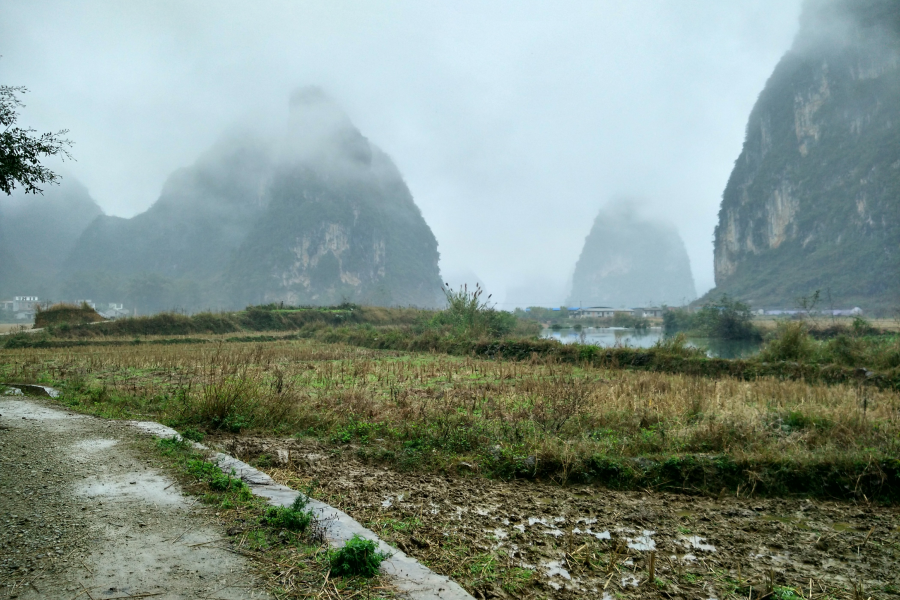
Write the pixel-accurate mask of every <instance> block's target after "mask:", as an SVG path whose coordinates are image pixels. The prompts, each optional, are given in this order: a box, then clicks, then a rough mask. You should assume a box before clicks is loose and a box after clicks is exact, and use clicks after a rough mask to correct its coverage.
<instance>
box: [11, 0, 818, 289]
mask: <svg viewBox="0 0 900 600" xmlns="http://www.w3.org/2000/svg"><path fill="white" fill-rule="evenodd" d="M799 12H800V2H799V0H727V1H722V0H708V1H707V0H704V1H699V0H696V1H690V0H677V1H676V0H671V1H662V0H659V1H650V0H644V1H638V0H618V1H601V0H594V1H591V2H564V1H559V0H554V1H552V2H525V1H523V0H515V1H510V2H500V1H486V0H478V1H473V2H460V1H457V0H455V1H453V2H428V1H425V0H410V1H408V2H386V1H379V2H363V1H362V0H359V1H357V2H335V1H333V0H328V1H327V2H326V1H324V0H323V1H321V2H299V1H283V2H276V1H270V2H265V1H254V2H246V1H241V2H226V1H222V0H216V1H208V2H193V1H184V0H179V1H177V2H164V1H160V0H153V1H145V2H140V1H136V0H131V1H128V2H121V1H110V2H99V1H96V2H95V1H90V2H68V1H59V2H49V1H48V2H44V1H41V0H28V1H27V2H26V1H24V0H23V1H15V0H2V1H0V54H2V55H3V58H2V59H0V83H3V84H7V85H24V86H27V87H28V88H29V89H30V90H31V91H30V93H29V94H28V95H27V96H26V97H25V101H26V104H27V107H26V108H25V109H24V110H23V111H22V122H23V123H25V124H28V125H32V126H34V127H36V128H38V129H39V130H47V129H54V130H55V129H61V128H68V129H69V130H70V133H69V137H70V138H72V139H73V140H74V141H75V142H76V145H75V147H74V148H73V154H74V156H75V158H76V159H77V162H74V163H66V169H67V172H68V173H70V174H71V175H72V176H74V177H76V178H77V179H79V180H80V181H81V182H82V183H84V184H85V185H86V186H87V187H88V189H89V190H90V192H91V194H92V196H93V197H94V198H95V199H96V200H97V202H98V203H99V204H100V205H101V206H102V207H103V209H104V210H105V211H106V212H107V213H109V214H115V215H121V216H131V215H134V214H136V213H139V212H141V211H143V210H145V209H146V208H147V207H148V206H149V205H150V204H151V203H152V202H153V201H154V200H155V199H156V198H157V196H158V195H159V192H160V189H161V187H162V184H163V182H164V181H165V179H166V177H167V176H168V175H169V174H170V173H171V172H172V171H173V170H174V169H176V168H178V167H181V166H185V165H189V164H191V163H192V162H193V161H194V160H195V159H196V157H197V156H198V155H199V153H200V152H202V151H203V150H204V149H206V148H207V147H208V146H210V145H211V144H212V143H213V141H214V140H215V139H216V138H217V137H219V136H220V135H221V134H222V132H224V131H225V130H226V129H228V128H231V127H234V126H235V125H236V124H243V125H246V124H251V125H252V124H254V123H257V122H259V123H262V122H263V121H268V123H270V124H271V123H277V122H282V121H283V120H284V119H286V116H287V104H288V103H287V100H288V95H289V94H290V92H291V90H293V89H295V88H297V87H298V86H301V85H307V84H316V85H320V86H322V87H323V88H324V89H326V91H328V92H329V93H330V94H331V95H332V96H333V97H334V98H335V99H336V100H337V101H338V102H340V103H341V104H342V105H343V106H344V108H345V109H346V111H347V113H348V114H349V115H350V117H351V118H352V119H353V121H354V122H355V123H356V125H357V126H358V127H359V129H360V130H361V131H362V133H363V135H365V136H366V137H368V138H369V139H370V140H372V141H373V142H374V143H375V144H377V145H378V146H380V147H381V148H382V149H384V150H385V151H387V152H388V154H390V155H391V156H392V157H393V159H394V161H395V162H396V163H397V166H398V167H399V169H400V171H401V172H402V173H403V175H404V177H405V178H406V181H407V183H408V184H409V187H410V189H411V190H412V193H413V196H414V197H415V199H416V202H417V204H418V205H419V207H420V208H421V209H422V212H423V214H424V216H425V219H426V220H427V222H428V224H429V225H430V226H431V228H432V230H433V231H434V233H435V236H436V237H437V239H438V244H439V250H440V253H441V268H442V271H443V272H444V273H445V274H446V275H449V276H450V277H453V276H454V275H458V274H459V273H463V272H470V273H473V274H475V275H477V276H478V277H479V278H480V280H481V281H483V282H484V283H485V284H486V286H487V288H488V291H490V292H493V293H494V294H495V299H497V300H499V301H500V302H501V304H502V303H504V302H507V301H508V300H512V297H510V298H507V296H508V294H507V291H508V290H511V289H513V288H520V289H521V288H532V289H534V290H535V291H534V292H533V295H535V296H539V295H541V294H543V296H542V297H535V298H527V297H523V294H525V295H526V296H527V292H519V294H518V295H517V296H516V298H515V300H517V301H518V302H523V303H526V304H529V303H533V304H539V303H546V301H547V299H548V295H549V296H554V295H558V296H559V301H560V302H561V301H562V300H563V298H564V296H563V293H564V290H563V289H562V288H563V287H564V285H565V282H566V279H567V278H568V277H569V275H570V274H571V272H572V270H573V268H574V265H575V261H576V260H577V259H578V255H579V253H580V251H581V246H582V244H583V242H584V238H585V236H586V235H587V233H588V231H589V230H590V227H591V224H592V222H593V219H594V217H595V215H596V214H597V212H598V211H599V209H600V207H601V206H603V205H604V204H605V203H607V202H609V201H611V200H613V199H614V198H616V197H622V196H627V197H636V198H640V199H641V200H642V202H643V210H644V211H645V212H646V213H647V214H650V215H653V216H656V217H660V218H666V219H669V220H671V222H672V223H673V224H674V225H675V226H676V227H677V228H678V230H679V231H680V232H681V235H682V237H683V238H684V240H685V244H686V245H687V248H688V252H689V255H690V259H691V264H692V268H693V272H694V278H695V281H696V283H697V288H698V292H700V293H703V292H704V291H706V290H707V289H709V288H710V287H712V285H713V273H712V270H713V256H712V236H713V229H714V227H715V224H716V215H717V212H718V206H719V200H720V198H721V194H722V190H723V189H724V187H725V183H726V181H727V179H728V175H729V173H730V170H731V167H732V165H733V163H734V161H735V159H736V158H737V156H738V153H739V152H740V150H741V144H742V142H743V136H744V128H745V126H746V122H747V117H748V115H749V112H750V109H751V108H752V106H753V103H754V101H755V99H756V97H757V95H758V94H759V92H760V91H761V89H762V86H763V85H764V83H765V81H766V79H767V77H768V76H769V74H770V73H771V71H772V69H773V67H774V66H775V64H776V62H777V61H778V59H779V58H780V57H781V55H782V54H783V53H784V52H785V51H786V50H787V49H788V47H789V46H790V43H791V40H792V38H793V35H794V33H795V31H796V29H797V18H798V16H799ZM635 243H640V240H635ZM529 282H531V284H530V285H528V284H529ZM535 282H537V284H535ZM556 290H558V291H556ZM504 307H508V305H504Z"/></svg>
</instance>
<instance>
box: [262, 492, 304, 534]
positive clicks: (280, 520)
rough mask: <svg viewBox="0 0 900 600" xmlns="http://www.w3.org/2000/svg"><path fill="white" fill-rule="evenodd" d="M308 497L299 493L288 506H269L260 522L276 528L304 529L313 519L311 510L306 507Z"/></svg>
mask: <svg viewBox="0 0 900 600" xmlns="http://www.w3.org/2000/svg"><path fill="white" fill-rule="evenodd" d="M307 504H309V498H307V497H306V496H305V495H303V494H300V495H298V496H297V497H296V498H295V499H294V502H293V503H292V504H291V505H290V506H271V507H269V508H268V509H266V512H265V514H264V515H263V516H262V519H261V522H262V523H264V524H265V525H269V526H270V527H275V528H276V529H287V530H289V531H301V532H302V531H306V530H307V529H309V526H310V523H312V521H313V514H312V511H310V510H309V509H307V508H306V506H307Z"/></svg>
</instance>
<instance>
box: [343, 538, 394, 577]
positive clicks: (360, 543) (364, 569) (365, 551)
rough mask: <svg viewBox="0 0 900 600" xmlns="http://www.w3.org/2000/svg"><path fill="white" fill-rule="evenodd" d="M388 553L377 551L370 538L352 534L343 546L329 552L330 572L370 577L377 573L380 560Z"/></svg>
mask: <svg viewBox="0 0 900 600" xmlns="http://www.w3.org/2000/svg"><path fill="white" fill-rule="evenodd" d="M388 556H389V555H388V554H386V553H384V552H379V551H378V546H377V545H376V544H375V542H373V541H372V540H367V539H365V538H362V537H360V536H359V535H354V536H353V537H352V538H351V539H349V540H347V543H346V544H344V547H343V548H341V549H339V550H335V551H334V552H332V554H331V572H332V573H334V574H335V575H343V576H348V577H353V576H356V575H361V576H363V577H372V576H373V575H375V574H376V573H378V568H379V567H380V566H381V562H382V561H383V560H384V559H385V558H388Z"/></svg>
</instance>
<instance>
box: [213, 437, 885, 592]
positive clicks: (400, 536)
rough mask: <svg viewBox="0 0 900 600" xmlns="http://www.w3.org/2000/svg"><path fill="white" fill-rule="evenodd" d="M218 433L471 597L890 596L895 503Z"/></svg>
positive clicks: (223, 442) (233, 448) (228, 445)
mask: <svg viewBox="0 0 900 600" xmlns="http://www.w3.org/2000/svg"><path fill="white" fill-rule="evenodd" d="M215 443H216V444H218V445H219V446H220V447H222V448H223V449H226V450H228V451H230V452H232V453H234V454H237V455H238V456H240V457H242V458H244V459H248V460H250V461H255V462H256V463H257V464H259V465H260V466H262V467H264V470H266V471H267V472H268V473H269V474H270V475H272V476H273V477H274V478H275V479H276V480H279V481H280V482H283V483H287V484H290V485H292V486H295V487H297V488H302V487H303V486H305V485H307V484H309V483H310V482H312V481H316V482H317V488H316V490H317V491H316V492H315V494H314V495H315V496H317V497H319V498H322V499H324V500H327V501H328V502H329V503H331V504H333V505H334V506H337V507H339V508H341V509H343V510H345V511H347V512H348V513H349V514H351V515H352V516H353V517H355V518H356V519H358V520H359V521H360V522H362V523H363V524H364V525H366V526H368V527H371V528H372V529H373V530H375V531H376V532H378V533H379V534H380V535H382V536H383V537H384V538H385V539H386V540H388V541H389V542H390V543H392V544H394V545H396V546H397V547H399V548H401V549H403V550H404V551H406V552H408V553H410V554H412V555H414V556H416V557H417V558H419V559H420V560H422V561H423V562H425V563H426V564H428V565H429V566H430V567H431V568H433V569H434V570H436V571H437V572H439V573H442V574H446V575H450V576H452V577H453V578H455V579H456V580H457V581H458V582H460V583H461V584H462V585H464V586H465V587H466V588H467V589H468V590H469V591H470V592H472V593H473V594H474V595H475V596H476V597H484V598H491V597H501V598H506V597H524V598H577V597H584V596H585V595H588V594H590V595H592V596H596V597H598V598H616V597H641V598H647V597H650V598H727V597H742V598H747V597H749V596H750V595H751V594H752V597H753V598H762V597H764V596H766V594H770V595H769V596H768V597H771V598H800V597H803V598H810V597H814V598H829V597H830V598H870V597H871V598H890V597H897V596H900V572H898V569H897V567H898V565H900V544H898V535H900V531H898V525H900V520H898V516H900V509H898V507H884V506H877V505H874V504H868V503H865V502H862V503H847V502H822V501H811V500H806V499H787V500H785V499H763V498H754V497H735V495H734V494H733V493H729V494H727V495H724V494H723V496H722V497H719V498H706V497H691V496H685V495H674V494H666V493H654V492H652V491H649V490H648V491H646V492H615V491H610V490H607V489H604V488H601V487H587V486H566V487H561V486H559V485H556V484H554V483H552V482H534V481H512V482H501V481H491V480H487V479H484V478H482V477H479V476H478V475H477V474H475V473H466V471H467V469H468V468H469V467H468V466H467V465H465V464H461V465H458V470H459V471H460V472H459V473H454V474H425V475H423V474H419V473H403V472H397V471H392V470H387V469H384V468H381V467H379V466H373V465H367V464H365V463H363V462H361V461H359V460H357V459H356V458H355V452H354V449H353V448H352V447H350V446H345V447H343V448H337V449H336V448H334V447H328V446H323V445H319V444H317V443H314V442H309V441H299V440H274V439H261V438H247V437H223V438H219V439H217V440H215ZM651 562H652V563H653V565H652V567H653V577H654V581H652V582H651V581H649V578H650V569H651V564H650V563H651ZM854 588H856V590H857V591H854Z"/></svg>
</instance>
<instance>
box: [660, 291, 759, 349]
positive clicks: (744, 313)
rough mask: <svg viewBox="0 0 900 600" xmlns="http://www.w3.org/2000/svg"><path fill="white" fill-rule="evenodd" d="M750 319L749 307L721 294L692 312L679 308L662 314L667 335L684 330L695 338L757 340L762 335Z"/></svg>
mask: <svg viewBox="0 0 900 600" xmlns="http://www.w3.org/2000/svg"><path fill="white" fill-rule="evenodd" d="M752 318H753V317H752V314H751V313H750V306H749V305H747V304H744V303H743V302H740V301H739V300H735V299H734V298H730V297H729V296H727V295H722V296H721V297H720V298H719V299H718V300H712V301H710V302H707V303H706V304H704V305H703V307H702V308H700V310H697V311H695V312H692V311H690V310H689V309H681V308H676V309H670V310H667V311H666V312H665V314H664V315H663V327H664V330H665V332H666V334H667V335H670V334H674V333H677V332H679V331H683V332H685V333H687V334H689V335H693V336H696V337H706V338H717V339H725V340H748V339H759V338H760V337H761V335H760V333H759V330H758V329H757V328H756V327H755V326H754V325H753V322H752Z"/></svg>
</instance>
